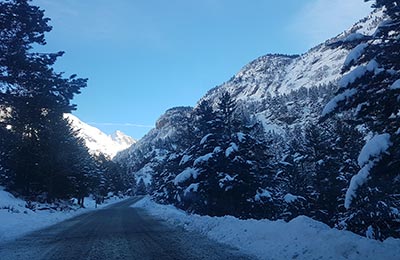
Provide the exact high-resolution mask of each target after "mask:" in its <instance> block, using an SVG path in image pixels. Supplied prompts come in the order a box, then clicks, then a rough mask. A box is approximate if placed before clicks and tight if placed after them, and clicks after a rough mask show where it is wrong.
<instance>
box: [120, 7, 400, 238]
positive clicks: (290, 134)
mask: <svg viewBox="0 0 400 260" xmlns="http://www.w3.org/2000/svg"><path fill="white" fill-rule="evenodd" d="M387 24H390V19H389V18H387V17H386V13H384V11H382V10H379V9H378V10H376V11H374V12H373V13H371V14H370V15H369V16H368V17H366V18H365V19H363V20H361V21H359V22H358V23H356V24H355V25H354V26H352V27H351V28H350V29H349V30H346V31H345V32H343V33H341V34H339V35H338V36H336V37H334V38H332V39H329V40H327V41H326V42H324V43H322V44H320V45H318V46H316V47H314V48H312V49H310V50H309V51H308V52H306V53H304V54H302V55H290V56H288V55H281V54H268V55H265V56H262V57H260V58H258V59H256V60H254V61H252V62H251V63H249V64H248V65H246V66H244V67H243V68H242V69H241V70H240V71H239V72H238V73H237V74H236V75H235V76H234V77H232V78H231V79H230V80H228V81H227V82H225V83H223V84H221V85H220V86H217V87H215V88H213V89H211V90H210V91H208V92H207V93H206V95H205V96H204V97H203V98H202V99H201V100H200V101H199V102H198V104H197V105H196V106H195V107H194V108H192V107H176V108H171V109H169V110H167V111H166V113H165V114H164V115H162V116H161V117H160V118H159V120H158V121H157V124H156V128H155V129H152V130H151V131H150V132H149V133H148V134H147V135H146V136H144V137H143V138H142V139H141V140H140V141H139V142H138V143H136V144H134V145H133V146H131V147H130V148H129V149H127V150H125V151H123V152H121V153H119V154H118V156H117V157H116V160H117V161H119V162H121V163H123V164H124V165H127V167H128V170H129V172H131V173H132V174H133V176H134V178H135V179H136V184H137V187H140V189H139V188H136V189H137V190H140V192H141V193H142V192H143V191H145V190H146V189H147V192H149V193H151V194H152V196H153V197H154V198H155V199H156V200H157V201H158V202H161V203H165V204H173V205H175V206H176V207H178V208H180V209H183V210H186V211H188V212H192V213H196V214H200V215H210V216H225V215H231V216H235V217H239V218H267V219H272V220H276V219H283V220H286V221H290V220H291V219H293V218H295V217H296V216H299V215H306V216H309V217H311V218H313V219H315V220H318V221H321V222H324V223H326V224H328V225H329V226H331V227H337V228H341V229H346V230H350V231H352V232H355V233H357V234H360V235H363V236H368V237H371V238H375V239H381V240H383V239H386V238H387V237H389V236H393V237H400V233H399V232H398V231H395V230H398V228H397V227H398V223H399V222H400V209H399V208H398V205H400V204H399V201H398V199H393V200H392V201H391V198H394V197H395V196H397V194H398V189H397V188H396V187H392V185H387V184H386V183H392V182H397V181H398V178H397V179H396V178H393V179H390V181H388V180H389V179H388V180H386V179H385V180H383V179H384V178H383V177H382V176H386V175H385V174H383V175H382V172H377V173H375V179H374V181H371V180H370V178H369V177H368V176H369V175H368V174H369V170H370V169H371V168H367V167H372V166H371V165H373V164H368V165H365V161H366V159H365V158H369V159H371V160H375V161H372V163H376V162H377V161H379V159H380V158H381V157H379V156H381V154H384V153H385V152H386V150H387V149H388V148H387V147H390V146H391V145H392V143H390V142H389V138H390V135H389V134H387V133H385V132H384V133H383V134H381V135H376V136H374V133H373V132H372V130H373V129H371V128H370V126H371V121H375V119H376V117H375V115H376V114H379V113H380V112H381V111H380V109H382V104H383V101H382V102H381V103H379V102H378V103H374V105H376V107H375V108H374V109H373V110H372V111H367V112H368V113H370V114H368V115H369V116H370V115H371V117H370V118H368V120H369V121H368V120H367V121H366V122H363V121H360V120H359V118H357V115H358V114H362V113H363V112H366V111H365V109H364V108H365V107H368V106H369V105H370V104H371V103H373V102H375V100H370V99H369V98H370V95H371V93H370V92H369V90H370V88H375V89H376V93H378V94H379V93H386V92H384V91H386V90H387V89H389V90H390V91H392V90H394V91H397V89H398V85H397V84H398V81H399V80H398V77H397V76H394V75H396V70H394V69H391V68H392V67H391V65H390V63H389V64H386V63H384V62H387V60H391V59H387V57H388V56H389V57H390V58H392V57H396V55H395V54H396V50H398V45H395V44H393V42H394V43H396V41H398V37H397V38H395V36H396V34H395V33H394V34H393V35H394V36H393V35H392V32H388V34H387V35H389V36H390V37H393V39H391V41H388V42H389V43H390V44H388V45H385V44H387V43H386V41H385V39H384V38H383V39H381V38H379V37H380V36H379V35H380V34H379V33H380V31H385V30H387V28H386V26H387ZM390 25H391V26H392V27H393V28H396V26H397V25H398V23H397V22H396V23H393V24H390ZM371 39H373V40H371ZM375 39H377V40H375ZM374 40H375V41H374ZM379 43H382V44H381V45H379ZM374 44H377V45H376V46H373V47H376V50H379V49H380V48H384V49H385V52H384V53H385V56H379V58H380V59H381V62H382V64H385V65H387V70H384V69H381V68H380V64H378V63H377V62H376V61H375V60H370V61H368V62H364V61H363V60H362V57H364V56H363V53H362V51H363V50H364V48H367V46H368V47H370V46H371V45H374ZM376 50H374V52H373V54H374V55H375V54H376ZM388 53H391V54H388ZM360 57H361V58H360ZM360 60H361V61H360ZM355 61H357V62H361V63H359V64H358V65H359V66H358V67H354V68H352V67H351V65H353V64H357V63H355ZM363 62H364V63H363ZM366 64H368V65H366ZM348 67H350V68H348ZM349 69H350V72H349ZM344 71H347V72H344ZM383 72H385V73H387V75H388V76H387V77H393V78H391V79H390V81H387V82H389V83H393V85H391V86H389V87H386V88H385V89H382V88H383V87H382V85H384V84H382V82H383V81H382V78H383V77H382V75H383ZM344 73H346V74H344ZM367 73H369V74H371V75H372V76H374V77H376V78H375V80H376V81H377V82H376V85H374V86H371V85H370V82H369V81H368V80H366V81H365V82H363V83H362V84H363V85H362V87H363V88H364V90H365V91H364V92H363V97H362V99H361V100H363V102H362V103H358V105H357V106H354V107H351V108H349V109H348V110H346V111H345V112H340V113H337V114H336V115H335V116H332V117H329V118H325V117H323V116H322V115H323V114H324V113H322V112H323V111H326V110H327V109H326V108H325V107H328V108H331V107H335V106H336V105H337V104H338V103H341V102H342V101H346V102H350V101H351V99H352V95H355V93H356V90H355V89H351V90H348V89H343V88H344V87H345V86H347V85H348V84H351V83H357V84H360V82H359V80H360V78H363V76H364V74H367ZM396 80H397V81H396ZM387 82H386V83H387ZM338 91H339V92H338ZM340 91H341V92H340ZM343 91H344V92H343ZM382 91H383V92H382ZM336 93H341V94H336ZM379 95H381V94H379ZM382 95H383V94H382ZM389 96H390V95H389ZM390 97H391V98H392V99H391V100H389V102H386V101H385V102H386V103H385V104H384V105H385V106H386V107H390V106H391V105H392V108H391V110H390V111H392V110H393V111H394V109H393V108H395V105H397V103H398V102H397V101H398V97H397V99H396V97H395V96H393V94H392V96H390ZM381 100H384V99H381ZM385 100H387V99H385ZM391 102H393V103H391ZM388 104H389V105H388ZM333 109H334V108H332V109H331V110H333ZM331 110H329V111H331ZM387 110H389V109H387ZM360 111H361V112H360ZM396 111H397V110H396ZM396 111H394V112H393V113H388V114H387V117H388V118H389V121H382V120H380V121H379V122H378V123H379V124H381V125H383V126H388V125H390V126H391V127H392V130H393V129H394V130H395V131H393V132H395V133H393V134H394V135H395V134H398V132H399V130H397V129H398V121H396ZM385 113H387V111H386V110H385ZM385 116H386V114H385ZM388 122H389V123H388ZM384 129H386V128H384ZM373 136H374V137H373ZM390 140H392V139H390ZM366 141H367V142H366ZM377 143H380V146H379V145H377ZM360 151H361V154H360ZM396 153H397V154H398V150H397V148H393V153H392V154H396ZM365 154H366V155H365ZM387 154H390V153H387ZM393 161H396V160H393ZM396 162H398V160H397V161H396ZM390 163H391V161H390ZM360 167H363V168H362V169H361V168H360ZM385 167H386V166H385ZM391 167H393V169H394V171H396V172H398V170H397V169H398V167H397V165H396V164H393V166H391ZM396 167H397V168H396ZM385 169H386V168H383V171H385ZM367 183H368V184H367ZM145 184H147V188H146V189H144V188H143V186H144V185H145ZM393 186H395V185H393ZM355 190H357V192H355ZM383 191H385V192H383ZM356 193H357V194H356ZM386 194H389V195H386ZM366 198H368V199H366ZM396 203H397V204H396ZM381 216H384V217H381Z"/></svg>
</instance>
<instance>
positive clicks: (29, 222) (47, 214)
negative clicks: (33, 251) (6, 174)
mask: <svg viewBox="0 0 400 260" xmlns="http://www.w3.org/2000/svg"><path fill="white" fill-rule="evenodd" d="M118 201H121V199H120V198H118V197H112V198H110V199H109V200H107V201H106V203H104V204H101V205H99V206H98V208H102V207H105V206H107V205H110V204H112V203H115V202H118ZM26 205H27V202H26V201H24V200H22V199H19V198H16V197H14V196H13V195H12V194H11V193H9V192H6V191H5V190H4V188H3V187H1V186H0V242H3V241H5V240H10V239H14V238H17V237H19V236H22V235H24V234H26V233H29V232H32V231H34V230H38V229H41V228H45V227H47V226H51V225H53V224H56V223H58V222H61V221H63V220H66V219H68V218H71V217H74V216H77V215H80V214H83V213H87V212H89V211H91V210H94V209H95V205H96V203H95V201H94V200H93V199H92V198H85V208H80V207H78V206H77V205H76V204H75V205H72V206H69V205H51V204H36V205H35V206H36V207H35V208H36V210H31V209H29V208H27V207H26ZM61 207H63V208H68V209H67V210H62V211H61V210H60V209H61ZM57 208H58V209H57Z"/></svg>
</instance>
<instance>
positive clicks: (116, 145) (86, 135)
mask: <svg viewBox="0 0 400 260" xmlns="http://www.w3.org/2000/svg"><path fill="white" fill-rule="evenodd" d="M65 117H66V118H67V119H68V120H69V121H70V122H71V125H72V127H73V128H74V129H75V130H77V131H78V136H79V137H81V138H83V140H84V141H85V144H86V146H87V147H88V149H89V152H90V153H92V154H95V155H99V154H104V155H105V156H106V157H109V158H111V159H112V158H114V156H115V155H116V154H117V153H118V152H120V151H123V150H125V149H127V148H129V147H130V146H131V145H132V144H134V143H136V140H135V139H133V138H132V137H130V136H128V135H126V134H124V133H122V132H121V131H116V132H115V133H113V134H112V135H107V134H105V133H103V132H102V131H100V130H99V129H98V128H96V127H93V126H91V125H88V124H86V123H84V122H82V121H81V120H80V119H79V118H77V117H76V116H74V115H72V114H65Z"/></svg>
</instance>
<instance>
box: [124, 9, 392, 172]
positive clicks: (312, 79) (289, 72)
mask: <svg viewBox="0 0 400 260" xmlns="http://www.w3.org/2000/svg"><path fill="white" fill-rule="evenodd" d="M383 15H384V14H383V12H382V11H379V10H378V11H375V12H373V13H371V14H370V15H369V16H367V17H366V18H364V19H362V20H360V21H359V22H357V23H356V24H354V25H353V26H352V27H351V28H350V29H348V30H346V31H344V32H343V33H341V34H339V35H337V36H336V37H334V38H331V39H329V40H327V41H326V42H324V43H322V44H319V45H318V46H316V47H314V48H312V49H310V50H309V51H308V52H306V53H304V54H301V55H290V56H289V55H280V54H267V55H265V56H262V57H259V58H257V59H256V60H254V61H252V62H250V63H249V64H247V65H246V66H244V67H243V68H242V69H241V70H240V71H239V72H238V73H237V74H236V75H235V76H234V77H232V78H231V79H230V80H228V81H227V82H225V83H223V84H221V85H220V86H217V87H215V88H213V89H211V90H210V91H208V93H206V95H205V96H204V97H203V98H202V99H201V100H204V99H206V100H210V101H211V102H212V103H214V104H215V103H217V102H218V100H219V97H220V95H221V93H224V92H228V93H229V94H230V95H231V96H232V97H233V98H234V99H236V100H237V102H238V104H239V105H238V107H239V108H240V109H243V110H246V113H249V114H251V115H252V116H253V117H254V119H255V120H257V121H259V122H260V123H261V124H262V125H263V126H264V129H265V131H266V132H268V131H274V132H275V133H277V134H282V133H283V132H284V130H283V129H284V128H286V127H289V128H291V127H294V126H295V125H300V126H304V125H305V124H306V123H307V122H309V121H315V120H317V119H318V117H319V116H320V112H321V111H320V109H321V106H323V105H325V104H326V102H327V101H328V100H329V99H330V95H332V94H333V93H334V92H335V90H336V89H334V88H333V87H331V86H335V85H336V83H337V81H338V80H339V79H340V77H341V76H342V73H341V69H342V67H343V64H344V62H345V59H346V57H347V55H348V54H349V49H348V48H346V46H345V45H343V44H339V45H337V46H335V47H334V46H333V43H336V42H340V41H342V42H343V41H346V40H350V39H353V38H355V37H358V36H359V35H361V34H363V35H372V34H373V33H374V31H375V30H376V28H377V26H378V25H379V24H380V22H381V21H382V20H383V18H384V17H383ZM318 86H325V88H323V89H319V90H315V92H316V93H315V98H316V99H315V100H314V99H313V98H312V97H308V98H307V99H304V98H303V97H304V96H305V95H303V94H302V93H298V94H295V95H294V96H292V97H289V98H288V99H286V100H283V101H282V100H280V101H281V102H286V103H285V104H284V106H285V110H286V114H284V113H280V112H278V111H277V107H278V106H274V104H275V103H276V100H274V101H271V97H283V96H286V95H287V94H289V93H291V92H293V91H301V90H302V89H311V88H313V87H318ZM299 96H302V97H301V98H303V99H301V100H299V98H298V97H299ZM282 99H283V98H282ZM201 100H200V101H201ZM200 101H199V102H200ZM192 110H193V108H190V107H184V108H182V107H177V108H172V109H169V110H167V111H166V113H165V114H164V115H162V116H161V117H160V118H159V120H158V121H157V124H156V128H154V129H152V130H151V131H150V132H149V133H148V134H147V135H146V136H144V137H143V138H142V139H141V140H139V141H138V142H137V143H136V144H135V145H133V146H132V147H131V148H129V149H127V150H126V151H124V152H123V153H120V154H119V155H118V156H117V160H121V161H124V162H127V164H128V165H130V166H131V168H132V171H133V172H136V171H139V170H140V169H141V167H143V166H144V165H146V163H145V162H144V161H143V160H145V161H147V162H150V161H151V160H156V159H157V157H162V156H163V149H164V148H165V149H174V147H175V144H176V142H179V139H180V137H179V135H180V134H181V133H182V132H184V131H185V129H184V125H185V124H184V121H186V122H187V120H189V117H190V113H191V111H192ZM287 115H290V118H289V116H287ZM140 172H142V171H140ZM146 172H149V171H146ZM146 179H148V177H146Z"/></svg>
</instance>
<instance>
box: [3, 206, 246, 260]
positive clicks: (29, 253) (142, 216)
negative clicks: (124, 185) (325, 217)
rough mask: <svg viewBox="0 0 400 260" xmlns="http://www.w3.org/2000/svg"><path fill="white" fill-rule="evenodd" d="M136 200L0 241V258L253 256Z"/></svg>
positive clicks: (230, 257) (232, 257) (229, 257)
mask: <svg viewBox="0 0 400 260" xmlns="http://www.w3.org/2000/svg"><path fill="white" fill-rule="evenodd" d="M138 200H140V198H130V199H127V200H124V201H122V202H119V203H116V204H113V205H111V206H109V207H107V208H104V209H100V210H96V211H93V212H90V213H87V214H84V215H80V216H77V217H75V218H72V219H69V220H66V221H64V222H61V223H58V224H56V225H54V226H51V227H49V228H46V229H43V230H40V231H36V232H33V233H31V234H29V235H27V236H24V237H22V238H20V239H17V240H15V241H10V242H7V243H0V259H2V260H6V259H13V260H14V259H29V260H36V259H107V260H108V259H138V260H141V259H143V260H147V259H157V260H164V259H185V260H191V259H207V260H208V259H230V260H233V259H251V258H250V257H248V256H244V255H242V254H240V253H239V252H238V251H237V250H236V249H234V248H230V247H228V246H226V245H221V244H218V243H216V242H214V241H211V240H209V239H207V238H206V237H204V236H201V235H199V234H196V233H193V232H187V231H185V230H183V229H182V228H180V227H173V226H170V225H168V224H167V223H165V222H163V221H161V220H158V219H155V218H153V217H151V216H149V215H148V214H147V213H146V212H145V211H144V210H142V209H140V208H131V207H129V206H130V205H132V204H133V203H135V202H136V201H138ZM26 224H27V225H29V223H26Z"/></svg>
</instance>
